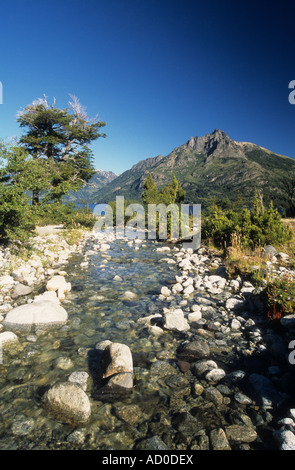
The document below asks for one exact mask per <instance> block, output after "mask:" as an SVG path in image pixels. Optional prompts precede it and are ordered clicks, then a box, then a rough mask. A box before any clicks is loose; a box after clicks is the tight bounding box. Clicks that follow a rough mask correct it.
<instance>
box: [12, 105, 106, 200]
mask: <svg viewBox="0 0 295 470" xmlns="http://www.w3.org/2000/svg"><path fill="white" fill-rule="evenodd" d="M69 104H70V107H71V110H69V109H68V108H66V109H59V108H57V107H55V102H54V103H53V104H51V105H49V104H48V102H47V99H46V97H44V98H43V99H39V100H37V101H34V102H33V103H32V104H31V105H28V106H27V107H26V108H25V110H24V111H21V112H20V113H19V116H18V120H17V121H18V123H19V124H20V127H22V128H25V129H26V133H25V134H24V135H23V136H22V137H21V138H20V145H21V146H22V147H23V148H24V150H25V151H26V153H27V155H28V156H29V159H28V161H27V162H26V166H25V167H24V168H23V172H22V174H23V175H24V177H25V178H26V176H27V175H28V171H29V170H31V171H30V173H31V175H32V176H31V177H29V178H28V179H27V186H29V188H28V189H29V190H31V191H33V204H38V203H39V193H40V191H41V190H42V191H46V196H45V200H46V202H48V201H60V200H61V198H62V196H63V195H65V194H68V192H69V191H75V190H78V189H80V188H81V187H82V186H83V185H84V184H85V182H87V181H88V180H89V179H90V178H91V176H92V175H93V174H94V168H93V165H92V157H93V156H92V152H91V150H90V148H89V144H90V143H91V142H92V141H94V140H96V139H98V138H99V137H105V134H103V133H100V128H101V127H103V126H105V123H104V122H100V121H95V120H92V121H91V120H90V119H89V117H88V116H87V114H86V112H85V110H84V108H83V107H82V106H81V105H80V103H79V101H78V99H77V98H75V97H74V98H72V101H71V102H70V103H69Z"/></svg>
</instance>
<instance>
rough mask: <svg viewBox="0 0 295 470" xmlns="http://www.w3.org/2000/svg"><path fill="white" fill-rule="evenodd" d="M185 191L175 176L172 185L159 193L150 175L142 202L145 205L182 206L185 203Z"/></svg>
mask: <svg viewBox="0 0 295 470" xmlns="http://www.w3.org/2000/svg"><path fill="white" fill-rule="evenodd" d="M185 194H186V193H185V190H184V189H182V187H181V186H180V184H179V183H178V181H177V179H176V178H175V176H173V180H172V182H171V183H168V184H167V185H166V186H164V187H163V188H162V189H161V191H158V189H157V187H156V185H155V183H154V180H153V178H152V176H151V174H150V173H149V174H148V177H147V179H146V180H145V183H144V185H143V194H142V200H143V203H144V204H146V205H147V204H165V205H166V206H168V205H169V204H180V203H181V202H183V201H184V198H185Z"/></svg>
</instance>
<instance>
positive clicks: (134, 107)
mask: <svg viewBox="0 0 295 470" xmlns="http://www.w3.org/2000/svg"><path fill="white" fill-rule="evenodd" d="M292 4H293V5H292ZM294 13H295V6H294V2H292V1H288V0H282V1H280V2H271V1H260V0H257V1H253V0H249V1H247V2H246V1H241V0H239V1H238V2H237V1H228V0H222V1H220V0H219V1H217V0H214V1H213V0H207V1H206V2H205V1H202V2H201V1H198V0H195V1H188V0H182V1H181V2H180V1H174V0H169V1H166V0H157V1H156V0H104V1H101V0H83V1H82V0H59V1H56V0H1V2H0V15H1V26H0V59H1V60H0V81H1V82H2V85H3V104H1V105H0V137H1V138H5V139H6V138H9V137H11V136H20V135H21V133H22V130H21V129H20V128H19V126H18V124H17V123H16V113H17V111H18V110H20V109H21V108H24V107H25V106H26V105H27V104H29V103H31V102H32V101H33V100H35V99H37V98H39V97H42V96H43V94H44V93H45V94H46V95H47V96H48V99H49V101H52V100H53V98H54V97H55V98H56V105H57V106H58V107H61V108H62V107H65V106H66V105H67V102H68V99H69V96H68V95H69V93H71V94H74V95H76V96H78V97H79V99H80V101H81V103H82V104H83V105H84V106H86V107H87V111H88V114H89V115H90V116H92V117H94V116H95V115H98V116H99V118H100V120H102V121H106V123H107V125H106V127H105V128H104V131H105V132H106V134H107V137H106V138H105V139H98V141H97V142H96V143H95V144H93V145H92V149H93V151H94V155H95V166H96V168H98V169H102V170H112V171H114V172H115V173H122V172H123V171H125V170H127V169H129V168H130V167H131V166H132V165H133V164H135V163H137V162H138V161H140V160H143V159H145V158H149V157H153V156H156V155H159V154H162V155H167V154H169V153H170V152H171V151H172V150H173V148H175V147H177V146H180V145H182V144H183V143H185V142H186V141H187V140H189V138H190V137H191V136H193V137H195V136H201V135H204V134H207V133H210V132H212V131H213V130H214V129H217V128H218V129H221V130H223V131H225V132H226V133H227V134H228V135H229V136H230V137H231V138H232V139H234V140H239V141H248V142H254V143H256V144H258V145H261V146H263V147H266V148H268V149H270V150H272V151H274V152H276V153H279V154H283V155H288V156H291V157H295V138H294V137H295V133H294V129H295V105H291V104H290V103H289V101H288V95H289V93H290V90H289V89H288V84H289V82H290V81H291V80H295V60H294V59H295V57H294V43H295V41H294V39H295V28H294V21H293V19H294Z"/></svg>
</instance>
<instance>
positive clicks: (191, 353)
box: [180, 338, 210, 362]
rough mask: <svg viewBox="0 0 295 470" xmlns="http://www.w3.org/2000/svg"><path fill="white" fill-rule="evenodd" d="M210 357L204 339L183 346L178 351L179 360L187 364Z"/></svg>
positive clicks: (208, 347) (207, 345) (207, 344)
mask: <svg viewBox="0 0 295 470" xmlns="http://www.w3.org/2000/svg"><path fill="white" fill-rule="evenodd" d="M209 356H210V346H209V343H208V341H206V340H205V339H204V338H198V339H195V340H194V341H191V342H190V343H188V344H185V345H184V346H183V348H182V349H181V351H180V358H181V359H184V360H187V361H188V362H194V361H196V360H198V359H204V358H206V357H209Z"/></svg>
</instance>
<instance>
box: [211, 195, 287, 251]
mask: <svg viewBox="0 0 295 470" xmlns="http://www.w3.org/2000/svg"><path fill="white" fill-rule="evenodd" d="M202 235H203V237H204V238H205V239H211V240H212V241H213V243H214V244H215V246H217V247H219V248H225V247H227V246H229V245H230V244H231V240H232V238H233V236H238V237H239V238H240V241H241V247H242V248H252V249H255V248H257V247H261V246H264V245H266V244H271V245H279V246H280V245H282V244H284V243H286V242H287V241H289V240H291V238H292V236H293V235H292V231H291V229H290V228H289V227H288V226H286V225H285V224H284V223H283V222H282V219H281V216H280V214H279V212H278V211H277V210H276V209H274V208H273V205H272V203H271V204H270V205H269V208H268V209H266V208H265V207H264V205H263V203H262V198H261V197H259V196H258V194H257V193H256V194H255V197H254V200H253V207H252V208H251V209H246V208H244V209H241V210H240V211H235V210H231V209H227V210H224V209H222V208H221V207H218V206H217V205H216V204H214V205H213V206H212V207H211V210H210V216H208V217H206V219H205V220H204V222H203V226H202Z"/></svg>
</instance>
